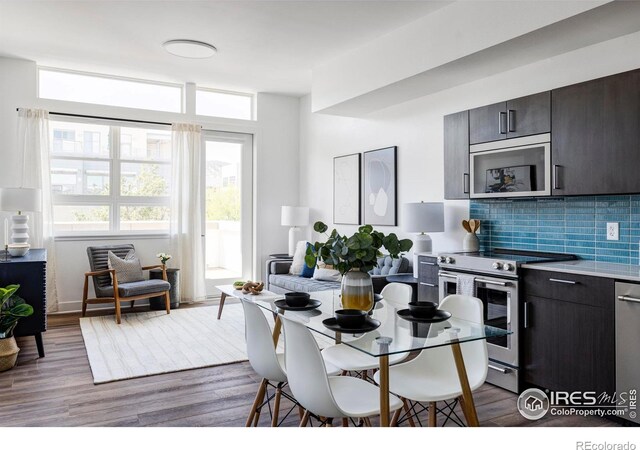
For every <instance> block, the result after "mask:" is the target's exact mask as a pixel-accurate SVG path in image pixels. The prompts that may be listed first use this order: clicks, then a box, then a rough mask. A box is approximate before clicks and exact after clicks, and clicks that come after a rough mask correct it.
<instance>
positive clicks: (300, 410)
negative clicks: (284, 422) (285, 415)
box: [298, 406, 305, 420]
mask: <svg viewBox="0 0 640 450" xmlns="http://www.w3.org/2000/svg"><path fill="white" fill-rule="evenodd" d="M304 413H305V409H304V408H303V407H302V406H298V415H299V416H300V420H302V418H303V417H304Z"/></svg>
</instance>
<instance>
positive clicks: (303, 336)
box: [282, 316, 402, 427]
mask: <svg viewBox="0 0 640 450" xmlns="http://www.w3.org/2000/svg"><path fill="white" fill-rule="evenodd" d="M282 322H283V325H284V341H285V361H286V365H287V376H288V379H289V387H290V389H291V392H292V393H293V395H294V396H295V398H296V400H297V401H298V402H299V403H300V405H302V407H303V408H305V410H306V411H305V413H304V416H303V418H302V420H301V422H300V426H301V427H304V426H306V425H307V422H308V421H309V417H315V418H316V419H317V420H319V421H320V422H321V426H322V425H324V426H332V423H333V420H334V419H338V418H342V423H343V425H345V424H346V421H347V420H348V419H349V418H360V419H363V420H364V423H369V420H368V418H369V417H371V416H375V415H379V414H380V390H379V388H378V387H377V386H374V385H373V384H371V383H368V382H366V381H363V380H361V379H359V378H355V377H350V376H328V375H327V370H326V366H325V360H324V359H323V357H322V354H321V353H320V349H319V348H318V344H317V343H316V341H315V339H314V338H313V336H312V335H311V331H309V329H308V328H307V327H306V326H305V325H304V324H302V323H299V322H296V321H295V320H292V319H287V318H286V317H284V316H283V317H282ZM400 407H402V402H401V401H400V399H399V398H398V397H396V396H395V395H391V394H390V395H389V409H390V411H395V410H397V409H399V408H400Z"/></svg>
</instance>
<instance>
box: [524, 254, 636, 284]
mask: <svg viewBox="0 0 640 450" xmlns="http://www.w3.org/2000/svg"><path fill="white" fill-rule="evenodd" d="M522 267H523V268H525V269H534V270H548V271H551V272H566V273H575V274H577V275H591V276H596V277H604V278H615V279H617V280H627V281H637V282H640V266H634V265H630V264H617V263H608V262H596V261H587V260H582V259H579V260H576V261H563V262H551V263H541V264H523V265H522Z"/></svg>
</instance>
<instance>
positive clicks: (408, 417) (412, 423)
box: [402, 398, 416, 427]
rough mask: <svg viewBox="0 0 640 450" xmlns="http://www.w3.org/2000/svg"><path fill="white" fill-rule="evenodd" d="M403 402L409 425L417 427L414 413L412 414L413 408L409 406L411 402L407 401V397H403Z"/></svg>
mask: <svg viewBox="0 0 640 450" xmlns="http://www.w3.org/2000/svg"><path fill="white" fill-rule="evenodd" d="M402 404H403V408H404V412H405V414H406V415H407V420H408V421H409V426H410V427H415V426H416V423H415V422H414V420H413V415H412V414H411V409H410V408H409V402H408V401H407V399H406V398H403V399H402Z"/></svg>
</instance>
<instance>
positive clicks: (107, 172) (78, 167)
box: [50, 122, 171, 232]
mask: <svg viewBox="0 0 640 450" xmlns="http://www.w3.org/2000/svg"><path fill="white" fill-rule="evenodd" d="M50 133H51V136H50V138H51V156H52V157H51V185H52V191H53V192H52V193H53V194H54V222H55V228H56V231H61V232H72V231H108V230H111V231H118V230H119V231H167V230H168V229H169V208H168V206H167V205H168V195H169V186H170V181H171V180H170V176H171V164H170V163H171V161H170V157H171V133H170V132H169V131H168V130H152V129H151V130H150V129H144V128H135V127H114V126H107V125H100V124H88V123H74V122H52V124H51V132H50ZM112 147H114V148H112ZM115 148H118V149H119V155H120V158H116V157H115V156H116V155H114V153H116V152H115V151H114V149H115ZM112 171H115V173H112ZM112 183H114V184H115V185H116V186H119V192H117V193H116V192H113V189H112ZM116 194H117V195H116ZM116 213H117V216H118V217H119V220H118V223H112V222H115V221H114V217H115V216H116Z"/></svg>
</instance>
